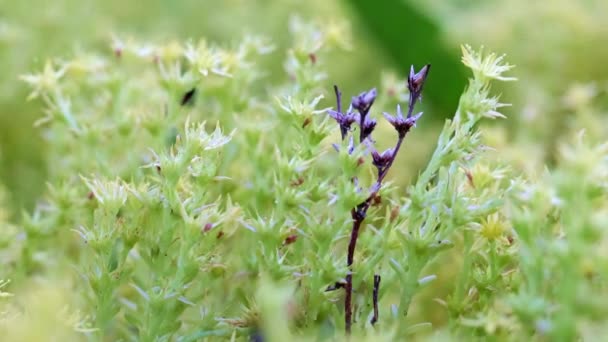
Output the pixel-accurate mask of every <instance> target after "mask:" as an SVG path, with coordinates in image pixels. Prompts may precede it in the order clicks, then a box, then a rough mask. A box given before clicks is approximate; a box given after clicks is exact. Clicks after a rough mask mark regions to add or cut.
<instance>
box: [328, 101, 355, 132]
mask: <svg viewBox="0 0 608 342" xmlns="http://www.w3.org/2000/svg"><path fill="white" fill-rule="evenodd" d="M351 110H352V108H349V110H348V112H347V113H346V114H343V113H340V112H338V111H335V110H333V109H329V110H327V113H328V114H329V116H331V117H332V118H333V119H334V120H336V122H337V123H338V125H340V133H341V134H342V139H344V138H345V137H346V134H347V133H348V131H350V126H351V125H352V124H353V123H354V122H355V121H357V119H358V115H357V114H356V113H353V112H352V111H351Z"/></svg>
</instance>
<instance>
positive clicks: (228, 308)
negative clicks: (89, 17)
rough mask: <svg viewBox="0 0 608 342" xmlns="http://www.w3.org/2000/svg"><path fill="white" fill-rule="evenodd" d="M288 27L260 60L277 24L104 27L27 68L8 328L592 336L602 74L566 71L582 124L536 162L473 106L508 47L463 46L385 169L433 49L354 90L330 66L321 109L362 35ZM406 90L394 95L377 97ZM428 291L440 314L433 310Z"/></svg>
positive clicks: (600, 252) (5, 249)
mask: <svg viewBox="0 0 608 342" xmlns="http://www.w3.org/2000/svg"><path fill="white" fill-rule="evenodd" d="M289 33H290V36H291V41H290V43H289V47H288V48H287V49H286V50H285V51H282V50H281V52H284V53H282V54H281V55H282V58H283V63H282V67H283V72H282V73H281V74H280V75H276V74H275V75H273V76H272V77H269V76H268V72H267V71H268V70H272V68H266V65H267V64H266V62H267V58H272V57H269V56H268V54H269V53H271V52H273V51H277V48H278V46H277V45H274V44H271V43H270V42H269V40H267V39H264V38H261V37H254V36H246V37H244V38H243V39H242V40H241V41H240V42H239V43H238V44H233V45H232V46H230V47H224V46H221V45H217V44H214V43H211V42H210V41H207V40H196V41H195V40H187V41H184V42H182V41H179V40H176V41H168V42H167V43H165V44H153V43H145V42H140V41H138V40H136V39H130V38H128V37H120V36H117V37H115V38H114V39H113V41H112V43H111V46H109V47H106V49H103V50H101V49H100V50H96V49H81V50H78V51H77V52H76V53H75V54H74V55H73V56H71V57H69V58H68V57H66V58H59V59H50V60H48V61H47V62H46V63H45V64H44V65H43V66H42V67H41V68H39V69H38V71H36V72H32V73H29V74H24V75H23V76H22V77H21V79H22V80H23V81H24V82H25V83H26V84H28V86H29V87H30V88H31V95H30V97H31V99H32V101H36V102H35V103H37V104H42V106H43V108H44V115H43V116H42V117H41V118H40V120H38V121H37V129H39V130H40V132H41V133H42V136H43V138H44V139H45V142H46V148H45V154H46V158H48V160H49V182H48V186H47V188H46V192H45V196H44V197H43V198H42V199H41V200H40V201H39V202H38V205H37V206H36V208H35V210H33V211H31V212H29V213H28V212H26V213H25V214H24V215H23V219H22V222H20V223H19V224H17V225H14V224H12V225H11V224H8V219H7V217H8V216H7V215H6V214H2V213H4V212H3V211H2V210H3V209H2V208H5V207H6V206H7V205H6V204H4V203H2V201H0V225H1V226H2V228H3V229H2V230H1V231H0V243H1V244H0V258H2V262H3V266H4V265H6V267H3V268H2V269H1V270H0V279H2V280H1V281H0V314H1V315H0V332H1V333H2V334H3V336H7V337H10V338H11V339H13V340H28V339H32V340H36V339H38V340H39V339H41V338H49V339H52V338H55V339H64V340H65V339H71V340H74V339H82V340H119V339H121V340H145V341H147V340H160V341H167V340H176V341H197V340H205V339H222V340H226V339H233V340H236V339H253V340H260V339H264V340H269V341H284V340H330V339H331V340H334V339H340V338H342V337H343V336H344V331H350V332H351V334H352V335H351V338H352V339H357V340H358V339H361V340H365V339H369V340H387V341H388V340H402V339H406V338H424V337H428V336H432V335H433V334H436V335H435V338H438V339H444V340H445V339H447V338H454V339H475V338H479V339H495V340H513V339H518V340H531V339H532V340H547V339H551V340H559V339H567V340H572V339H576V338H594V337H597V336H602V333H603V332H605V328H604V326H605V323H606V317H607V314H608V313H606V312H605V311H606V310H605V307H606V305H605V303H604V300H603V299H602V298H604V297H605V296H606V290H605V289H606V287H605V280H604V279H603V278H602V276H601V274H602V273H601V271H602V270H603V269H605V267H606V253H605V252H604V251H605V248H604V247H605V240H606V237H605V236H604V235H605V234H604V232H603V230H602V228H601V227H602V225H603V224H604V223H605V221H606V219H607V218H606V217H605V216H606V215H605V211H606V208H607V206H606V203H607V202H606V199H605V194H606V191H605V190H606V189H605V183H606V180H605V179H604V178H605V177H606V175H607V174H608V173H607V169H606V165H605V164H606V160H608V159H607V156H606V145H605V139H604V138H603V137H604V136H605V134H606V132H605V130H604V129H603V128H602V127H606V126H605V125H601V124H602V123H604V122H603V119H602V118H600V115H598V113H603V112H604V111H605V109H604V108H603V102H602V99H603V98H604V96H605V92H603V91H601V90H597V88H595V86H594V85H593V84H591V85H586V84H585V85H571V88H570V90H569V92H568V93H567V95H566V96H564V99H563V102H562V103H563V104H564V111H566V112H567V113H568V114H567V115H569V116H570V117H571V118H572V120H570V121H569V122H568V123H567V124H566V126H567V128H568V130H567V131H569V132H570V134H568V135H575V134H573V133H575V132H579V131H581V129H586V130H587V133H586V135H585V136H584V137H583V136H582V135H575V138H574V139H572V140H564V141H559V146H560V148H559V151H560V153H559V155H558V156H557V157H556V158H555V163H554V165H551V167H548V168H546V169H545V170H543V167H544V158H543V157H542V156H541V154H531V153H528V152H529V151H530V150H527V149H525V142H526V140H525V139H522V138H521V137H520V138H518V139H516V140H515V141H513V142H512V143H510V142H508V140H507V139H506V138H504V136H503V135H501V134H504V131H501V128H500V126H497V125H494V126H486V125H485V124H484V122H486V121H488V120H485V119H496V118H503V117H504V115H503V114H502V109H501V108H502V107H504V106H505V105H504V104H502V103H501V102H500V101H499V98H498V97H497V96H496V95H493V92H492V89H491V82H494V81H511V80H513V78H512V77H509V76H507V75H506V73H507V72H509V71H510V69H511V65H509V64H507V63H506V62H505V61H504V57H502V56H498V55H496V54H493V53H488V52H485V51H483V50H478V51H476V50H474V49H472V48H470V47H469V46H464V47H463V49H462V53H463V57H462V61H463V63H464V65H465V66H466V67H468V68H469V69H470V70H471V71H472V73H473V76H472V77H471V79H470V80H469V83H468V84H467V86H466V88H465V90H464V93H463V94H462V96H461V98H460V102H459V104H458V107H457V110H456V112H455V114H454V116H453V118H451V119H450V120H447V121H446V122H445V124H444V126H443V129H442V130H441V132H440V134H439V136H438V138H437V140H436V142H435V143H433V145H434V146H431V147H430V149H432V151H433V152H432V154H431V157H430V160H429V162H428V163H427V164H426V165H425V166H424V167H422V168H421V169H420V171H419V174H418V177H417V178H416V179H415V180H414V181H413V182H412V183H411V184H410V185H409V186H407V187H399V186H397V185H396V184H395V183H394V182H391V181H389V180H390V179H391V177H392V176H391V175H389V174H388V170H389V169H390V170H392V174H393V175H395V176H396V175H398V173H399V172H400V171H401V170H402V168H403V166H404V165H407V164H408V162H409V157H410V156H414V155H416V153H417V152H418V150H419V149H422V147H421V146H420V144H422V143H425V144H426V143H427V141H426V140H423V139H421V140H417V139H416V137H417V135H416V132H417V131H418V130H419V129H420V128H423V126H424V125H425V123H426V122H428V121H427V120H426V118H427V117H429V116H432V115H433V113H432V112H427V113H426V114H425V116H420V115H419V114H416V113H415V112H414V111H413V109H414V105H415V104H416V103H417V102H418V101H419V100H420V97H421V91H422V85H423V84H425V85H424V87H425V91H426V90H427V89H428V87H430V86H431V83H428V84H426V83H425V80H426V78H427V73H428V71H429V68H428V66H427V67H422V68H421V69H420V70H421V71H419V72H418V73H417V72H412V73H411V74H410V75H409V76H408V77H405V79H403V80H400V79H398V78H396V77H394V76H391V75H390V74H385V75H387V76H385V77H383V82H382V84H381V87H379V88H378V89H376V90H374V91H370V92H364V93H362V94H361V95H359V96H355V97H354V98H353V99H352V101H351V105H352V108H351V109H347V108H346V107H342V105H343V104H342V103H341V101H340V95H339V94H340V92H339V91H337V89H336V91H335V92H336V93H337V94H338V105H337V106H336V108H334V109H329V108H325V107H324V104H325V103H326V102H324V101H325V100H324V98H325V97H330V96H332V93H333V91H332V89H331V88H330V87H327V83H328V74H327V69H328V68H330V66H331V65H332V64H331V63H332V62H331V61H332V60H333V59H334V58H336V57H335V56H336V55H335V54H334V55H332V54H330V52H331V51H332V50H338V51H343V50H347V52H341V53H340V54H341V56H347V55H348V54H355V53H356V51H357V47H356V44H355V43H356V42H355V43H353V39H352V37H351V33H350V30H349V29H348V25H345V24H344V23H342V22H341V21H339V20H336V21H335V22H331V23H327V22H308V21H305V20H301V19H298V18H294V19H293V20H291V21H290V24H289ZM351 47H352V49H350V48H351ZM349 49H350V50H349ZM88 51H93V52H88ZM94 51H97V52H94ZM338 56H340V55H338ZM412 62H414V63H416V64H417V63H420V62H421V61H412ZM424 62H426V61H424ZM433 72H434V74H433V76H434V75H435V73H436V72H437V70H436V69H433ZM368 73H369V71H368ZM331 81H335V83H340V82H339V80H333V79H332V80H331ZM362 83H363V81H362ZM362 88H363V89H368V88H366V87H363V84H362ZM372 103H374V107H371V104H372ZM397 105H400V106H401V107H402V108H407V110H406V111H405V113H402V112H401V111H400V109H399V108H400V107H397V108H398V109H397V112H396V114H394V115H393V114H385V117H386V118H387V121H388V122H378V121H376V117H377V116H379V114H380V113H382V112H383V111H387V112H391V113H394V112H393V111H394V109H395V107H396V106H397ZM372 108H373V109H372ZM355 110H356V111H357V114H355V113H354V111H355ZM334 121H337V122H338V124H339V125H338V127H336V123H335V122H334ZM416 123H417V124H418V126H420V127H419V129H417V130H415V131H414V130H412V131H411V132H409V130H410V129H411V128H412V127H413V126H414V124H416ZM391 126H392V127H391ZM355 127H358V130H354V131H351V130H352V129H355ZM395 130H396V133H397V139H398V140H397V142H398V143H397V145H394V141H393V145H391V146H387V147H388V149H386V150H385V146H384V145H387V144H388V143H387V141H388V140H385V139H383V135H384V134H383V133H384V132H387V133H388V132H391V134H386V135H387V136H388V137H394V135H395ZM522 130H528V133H531V132H532V131H533V130H532V129H531V128H529V127H528V128H522ZM372 131H373V132H374V134H373V135H372V134H371V132H372ZM408 132H409V133H408ZM496 132H498V133H497V134H493V133H496ZM405 133H407V134H408V136H407V139H405ZM355 136H356V137H358V138H357V139H355V138H354V137H355ZM351 137H352V138H353V139H350V138H351ZM376 137H378V138H377V139H378V140H377V141H372V138H376ZM341 138H342V139H341ZM340 140H342V142H341V143H339V144H335V145H333V144H332V143H333V142H336V141H340ZM427 148H428V147H427ZM383 150H385V152H382V153H381V152H379V151H383ZM397 151H401V153H400V154H399V155H400V156H401V157H400V158H401V159H397V158H396V155H397ZM528 159H529V160H528ZM368 184H372V186H371V187H368V186H366V185H368ZM374 184H375V185H374ZM363 219H365V220H363ZM355 242H356V248H355ZM355 260H356V261H355ZM443 268H450V269H455V270H457V272H456V273H457V275H456V276H455V277H454V278H448V274H447V273H446V272H444V271H443ZM9 279H10V282H8V280H9ZM437 283H441V284H445V283H447V284H448V286H446V288H445V289H444V292H442V293H439V292H438V291H437V292H434V290H435V287H434V286H435V285H436V284H437ZM328 290H334V291H328ZM425 291H430V292H431V295H430V297H425V295H426V294H427V293H426V292H425ZM41 298H42V299H41ZM429 307H430V308H433V310H435V311H439V312H441V313H443V314H444V315H445V316H446V322H443V324H442V323H439V324H436V325H433V324H431V322H430V320H431V319H430V318H428V317H426V316H425V314H424V310H422V309H424V308H429ZM421 308H422V309H421ZM419 313H422V314H419ZM37 321H41V322H45V323H46V324H44V325H42V326H40V328H39V329H35V330H34V329H27V327H28V326H31V324H33V322H37ZM57 327H60V328H57ZM55 328H56V329H55ZM53 329H55V330H53Z"/></svg>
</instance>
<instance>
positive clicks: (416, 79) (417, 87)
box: [407, 64, 431, 117]
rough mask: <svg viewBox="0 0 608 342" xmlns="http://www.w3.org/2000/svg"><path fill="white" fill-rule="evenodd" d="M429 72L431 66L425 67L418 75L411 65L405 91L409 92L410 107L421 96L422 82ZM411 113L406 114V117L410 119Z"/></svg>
mask: <svg viewBox="0 0 608 342" xmlns="http://www.w3.org/2000/svg"><path fill="white" fill-rule="evenodd" d="M430 70H431V65H430V64H427V65H425V66H424V67H423V68H422V69H420V71H418V73H416V72H415V71H414V66H413V65H412V67H411V69H410V75H409V77H408V78H407V89H408V90H409V91H410V106H411V107H413V105H414V104H415V103H416V101H417V100H418V99H419V98H420V95H422V88H423V86H424V82H425V81H426V78H427V76H428V75H429V71H430ZM411 115H412V114H411V111H410V112H409V113H408V117H410V116H411Z"/></svg>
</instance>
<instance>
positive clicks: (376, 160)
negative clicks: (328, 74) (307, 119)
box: [328, 65, 430, 335]
mask: <svg viewBox="0 0 608 342" xmlns="http://www.w3.org/2000/svg"><path fill="white" fill-rule="evenodd" d="M429 70H430V65H426V66H424V67H423V68H422V69H421V70H420V71H419V72H418V73H415V72H414V69H413V67H412V69H411V71H410V74H409V76H408V80H407V83H408V89H409V91H410V101H409V103H408V111H407V115H406V116H405V117H403V115H402V113H401V108H400V107H397V115H396V116H392V115H390V114H387V113H385V114H384V116H385V117H386V118H387V120H388V121H389V122H390V123H391V124H392V125H393V127H395V130H396V131H397V133H398V140H397V143H396V145H395V147H393V148H392V149H389V150H386V151H385V152H383V153H382V154H380V153H378V152H377V151H376V150H375V149H372V157H373V164H374V165H375V166H376V167H377V169H378V178H377V180H376V182H375V183H374V185H373V186H372V188H371V190H370V195H369V196H368V197H367V198H366V199H365V201H363V202H361V203H360V204H358V205H357V206H356V207H355V208H353V209H352V210H351V217H352V219H353V226H352V229H351V234H350V240H349V243H348V254H347V258H346V264H347V267H348V274H347V275H346V283H345V284H344V285H343V287H344V289H345V291H346V294H345V298H344V320H345V328H346V334H347V335H349V334H350V332H351V329H352V322H353V307H352V293H353V263H354V259H355V250H356V247H357V240H358V239H359V233H360V230H361V226H362V224H363V221H364V220H365V217H366V215H367V211H368V209H369V208H370V206H371V204H372V203H373V201H374V199H375V198H376V197H377V196H378V194H379V192H380V189H381V187H382V182H383V181H384V178H385V177H386V175H387V174H388V171H389V170H390V168H391V166H392V165H393V163H394V161H395V159H396V157H397V153H399V150H400V149H401V146H402V144H403V140H404V139H405V136H406V135H407V133H408V132H409V131H410V129H411V128H412V127H414V126H415V125H416V121H417V120H418V119H419V118H420V116H421V115H422V113H419V114H417V115H413V111H414V107H415V105H416V102H417V101H418V100H419V99H420V98H421V94H422V87H423V85H424V82H425V80H426V78H427V76H428V72H429ZM334 91H335V94H336V100H337V106H336V109H337V111H334V110H329V112H328V113H329V115H330V116H331V117H333V118H334V119H335V120H336V121H337V122H338V124H339V125H340V130H341V133H342V140H344V139H346V136H347V134H348V132H349V131H350V126H351V124H352V123H354V122H357V123H358V124H359V143H368V142H369V141H368V139H367V138H368V137H369V136H370V135H371V133H372V131H373V130H374V128H375V126H376V121H375V120H374V119H369V118H368V114H369V110H370V108H371V106H372V104H373V103H374V101H375V99H376V95H377V93H376V90H375V89H372V90H370V91H368V92H363V93H361V94H360V95H358V96H355V97H353V99H352V102H351V107H352V108H354V109H356V110H357V111H358V112H359V115H358V118H356V117H355V115H354V114H353V113H352V112H351V111H350V109H349V111H348V113H343V112H342V103H341V102H342V99H341V95H342V94H341V93H340V91H339V90H338V87H337V86H334ZM357 119H358V120H357ZM351 138H352V137H351ZM349 153H352V150H349ZM380 280H381V278H380V275H378V274H376V275H374V292H373V302H374V316H373V318H372V321H371V323H372V325H373V324H375V323H376V322H377V321H378V291H379V287H380ZM336 284H337V283H336ZM330 288H331V289H335V288H338V287H337V286H335V287H329V288H328V290H329V289H330Z"/></svg>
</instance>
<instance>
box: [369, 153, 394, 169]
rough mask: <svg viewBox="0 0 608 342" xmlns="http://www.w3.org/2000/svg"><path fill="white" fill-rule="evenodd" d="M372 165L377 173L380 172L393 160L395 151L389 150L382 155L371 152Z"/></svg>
mask: <svg viewBox="0 0 608 342" xmlns="http://www.w3.org/2000/svg"><path fill="white" fill-rule="evenodd" d="M371 154H372V164H374V166H375V167H377V168H378V171H380V172H382V171H383V170H384V169H385V168H386V167H387V166H388V165H389V164H390V163H391V162H392V161H393V159H394V158H395V155H394V154H395V150H394V149H393V148H389V149H387V150H386V151H384V152H382V153H378V151H376V150H373V151H372V153H371Z"/></svg>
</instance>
